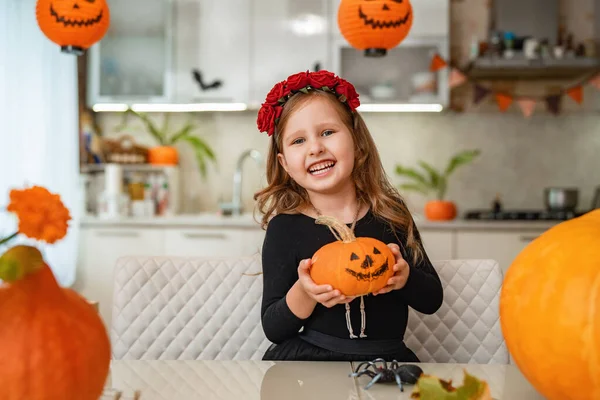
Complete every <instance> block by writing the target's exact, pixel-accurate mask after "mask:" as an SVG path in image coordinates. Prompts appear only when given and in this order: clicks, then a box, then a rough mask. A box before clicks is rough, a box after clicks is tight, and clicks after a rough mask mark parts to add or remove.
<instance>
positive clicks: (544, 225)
mask: <svg viewBox="0 0 600 400" xmlns="http://www.w3.org/2000/svg"><path fill="white" fill-rule="evenodd" d="M257 220H258V218H257ZM257 220H255V219H254V217H253V215H252V214H249V213H248V214H242V215H241V216H236V217H233V216H227V217H225V216H221V215H217V214H216V213H202V214H181V215H174V216H165V217H147V218H140V217H137V218H133V217H125V218H119V219H101V218H97V217H95V216H85V217H84V218H83V220H82V222H81V226H82V227H118V226H123V227H157V228H158V227H160V228H200V227H207V228H243V229H261V228H260V226H259V223H258V222H257ZM415 221H416V223H417V227H418V228H419V229H420V230H421V229H424V230H425V229H426V230H546V229H549V228H551V227H552V226H554V225H556V224H558V223H560V222H561V221H477V220H464V219H455V220H454V221H448V222H433V221H427V220H424V219H422V218H420V217H419V216H415Z"/></svg>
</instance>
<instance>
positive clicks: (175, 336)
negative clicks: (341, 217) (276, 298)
mask: <svg viewBox="0 0 600 400" xmlns="http://www.w3.org/2000/svg"><path fill="white" fill-rule="evenodd" d="M260 271H261V261H260V256H250V257H243V258H231V259H211V258H177V257H124V258H121V259H119V260H118V261H117V265H116V271H115V287H114V299H113V317H112V328H111V341H112V352H113V358H114V359H165V360H176V359H178V360H212V359H228V360H250V359H254V360H258V359H260V358H261V357H262V355H263V354H264V352H265V351H266V349H267V348H268V347H269V345H270V344H271V343H270V342H269V341H268V340H267V339H266V337H265V335H264V333H263V330H262V325H261V322H260V303H261V296H262V277H261V276H252V275H251V274H253V273H256V272H260Z"/></svg>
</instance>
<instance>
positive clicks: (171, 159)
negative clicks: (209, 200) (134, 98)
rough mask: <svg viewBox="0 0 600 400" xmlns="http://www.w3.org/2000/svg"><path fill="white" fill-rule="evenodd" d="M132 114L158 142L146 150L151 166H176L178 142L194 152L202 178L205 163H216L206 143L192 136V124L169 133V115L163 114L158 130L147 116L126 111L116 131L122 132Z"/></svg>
mask: <svg viewBox="0 0 600 400" xmlns="http://www.w3.org/2000/svg"><path fill="white" fill-rule="evenodd" d="M130 114H133V115H135V116H136V117H137V118H139V119H140V120H141V121H142V122H143V123H144V125H145V127H146V130H147V131H148V133H149V134H150V135H152V137H153V138H154V139H155V140H156V141H157V142H158V146H154V147H151V148H150V149H148V162H149V163H150V164H153V165H177V163H178V162H179V152H178V150H177V148H176V147H175V144H176V143H178V142H186V143H187V144H188V145H190V146H191V147H192V149H193V150H194V153H195V156H196V161H197V162H198V168H199V169H200V173H201V174H202V176H203V177H205V176H206V167H207V161H212V162H215V161H216V157H215V153H214V152H213V150H212V149H211V148H210V146H209V145H208V143H206V142H205V141H204V140H203V139H201V138H200V137H198V136H194V135H192V134H191V133H192V130H193V129H194V128H195V126H194V124H193V123H191V122H188V123H187V124H186V125H184V126H183V128H181V129H179V130H176V131H174V132H172V133H170V132H169V113H166V114H165V119H164V123H163V126H162V127H161V128H159V127H158V126H157V125H156V124H155V123H154V122H153V121H152V119H150V117H148V115H146V114H143V113H140V112H137V111H134V110H132V109H130V108H129V109H127V111H126V112H125V114H124V116H123V123H122V124H121V125H120V126H119V127H118V128H117V130H119V131H120V130H123V129H124V128H125V127H126V120H127V117H128V116H129V115H130Z"/></svg>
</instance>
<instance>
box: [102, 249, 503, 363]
mask: <svg viewBox="0 0 600 400" xmlns="http://www.w3.org/2000/svg"><path fill="white" fill-rule="evenodd" d="M434 264H435V267H436V270H437V271H438V273H439V274H440V278H441V280H442V282H443V285H444V291H445V293H444V304H443V305H442V308H441V309H440V310H439V311H438V312H437V313H436V314H434V315H421V314H419V313H416V312H414V310H411V315H410V318H409V325H408V330H407V333H406V337H405V340H406V344H407V345H408V346H409V347H410V348H411V349H413V350H414V351H415V352H416V354H417V355H418V357H419V358H420V360H421V361H423V362H450V363H452V362H459V363H508V352H507V350H506V345H505V343H504V339H503V337H502V333H501V330H500V325H499V316H498V297H499V291H500V286H501V282H502V273H501V270H500V267H499V266H498V264H497V263H495V262H493V261H489V260H467V261H445V262H436V263H434ZM260 270H261V261H260V255H258V254H257V255H254V256H249V257H241V258H229V259H227V258H220V259H214V258H178V257H124V258H121V259H119V260H118V261H117V265H116V271H115V282H114V284H115V287H114V302H113V313H112V328H111V340H112V346H113V349H112V350H113V358H114V359H170V360H175V359H182V360H194V359H238V360H239V359H254V360H258V359H260V358H261V357H262V355H263V353H264V351H265V350H266V349H267V348H268V347H269V345H270V342H269V341H268V340H267V339H266V338H265V336H264V333H263V330H262V325H261V322H260V305H261V295H262V275H253V274H255V273H256V272H260Z"/></svg>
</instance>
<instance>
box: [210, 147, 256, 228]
mask: <svg viewBox="0 0 600 400" xmlns="http://www.w3.org/2000/svg"><path fill="white" fill-rule="evenodd" d="M248 157H250V158H252V159H254V161H256V163H257V164H258V165H261V163H262V161H263V157H262V154H260V152H259V151H258V150H255V149H250V150H246V151H244V152H243V153H242V154H240V156H239V157H238V160H237V164H236V167H235V172H234V173H233V192H232V196H231V203H224V204H221V205H220V207H221V210H223V211H230V212H231V215H236V216H237V215H240V214H241V213H242V167H243V165H244V161H245V160H246V158H248Z"/></svg>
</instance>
